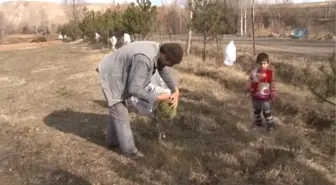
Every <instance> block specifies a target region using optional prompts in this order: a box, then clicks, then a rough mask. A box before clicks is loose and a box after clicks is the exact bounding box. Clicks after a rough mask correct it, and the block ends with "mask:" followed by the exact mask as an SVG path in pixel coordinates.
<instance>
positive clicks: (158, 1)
mask: <svg viewBox="0 0 336 185" xmlns="http://www.w3.org/2000/svg"><path fill="white" fill-rule="evenodd" d="M6 1H17V0H0V3H3V2H6ZM20 1H22V0H20ZM24 1H40V2H55V3H61V2H62V0H24ZM132 1H133V2H135V0H115V2H116V3H122V2H132ZM169 1H172V0H152V3H153V4H155V5H160V4H162V2H169ZM179 1H185V0H179ZM262 1H263V2H265V1H268V0H262ZM270 1H272V2H274V0H270ZM323 1H325V0H294V3H302V2H323ZM85 2H88V3H112V2H113V0H85Z"/></svg>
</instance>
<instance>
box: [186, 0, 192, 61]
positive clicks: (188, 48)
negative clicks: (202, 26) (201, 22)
mask: <svg viewBox="0 0 336 185" xmlns="http://www.w3.org/2000/svg"><path fill="white" fill-rule="evenodd" d="M192 1H193V0H191V3H190V4H191V7H189V28H188V29H189V30H188V43H187V55H189V54H190V47H191V35H192V17H193V12H192V4H193V2H192Z"/></svg>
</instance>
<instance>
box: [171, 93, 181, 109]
mask: <svg viewBox="0 0 336 185" xmlns="http://www.w3.org/2000/svg"><path fill="white" fill-rule="evenodd" d="M179 96H180V92H179V90H178V88H175V92H174V93H173V94H171V95H170V96H169V103H170V104H171V107H172V108H173V109H176V107H177V105H178V102H179Z"/></svg>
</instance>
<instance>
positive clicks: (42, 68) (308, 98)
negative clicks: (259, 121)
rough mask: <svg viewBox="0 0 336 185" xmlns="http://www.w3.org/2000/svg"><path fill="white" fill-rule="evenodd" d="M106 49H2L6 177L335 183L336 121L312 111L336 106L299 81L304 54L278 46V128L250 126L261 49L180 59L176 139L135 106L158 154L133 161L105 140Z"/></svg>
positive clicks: (33, 181) (242, 184)
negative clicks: (101, 78)
mask: <svg viewBox="0 0 336 185" xmlns="http://www.w3.org/2000/svg"><path fill="white" fill-rule="evenodd" d="M197 47H200V46H195V48H196V49H195V51H197ZM211 47H214V46H210V48H211ZM104 53H105V52H104ZM104 53H103V52H102V51H101V50H88V47H87V46H85V45H83V44H78V43H77V44H74V43H68V44H61V45H53V46H48V47H44V48H36V49H31V50H21V51H20V54H18V51H6V52H2V53H1V55H0V65H1V69H0V94H1V96H0V98H1V99H0V100H1V102H2V103H1V105H0V125H1V131H0V176H1V177H2V178H0V184H4V185H5V184H6V185H12V184H13V185H14V184H15V185H16V184H20V185H21V184H29V185H56V184H73V185H90V184H93V185H98V184H100V185H109V184H119V185H126V184H141V185H154V184H164V185H166V184H167V185H168V184H173V185H177V184H178V185H184V184H192V185H206V184H209V185H216V184H218V185H223V184H228V185H247V184H258V185H262V184H264V185H285V184H286V185H288V184H291V185H317V184H321V185H322V184H323V185H328V184H330V185H331V184H334V179H335V175H334V173H335V169H334V164H335V160H334V158H335V133H334V131H335V124H334V123H333V122H331V123H332V124H323V123H322V122H317V123H314V124H310V122H309V121H310V120H307V117H308V116H307V113H310V114H311V113H312V112H313V113H315V114H314V115H315V117H316V116H317V115H319V113H320V112H328V111H330V112H332V111H334V109H333V107H329V106H327V105H323V104H319V103H317V102H316V101H315V99H314V97H313V96H312V95H311V94H310V93H309V92H308V91H306V90H305V88H303V87H300V86H298V85H296V84H295V83H294V82H293V81H291V80H293V78H297V79H300V78H299V76H297V77H293V76H291V77H289V76H287V75H288V74H292V72H291V70H292V69H291V68H295V70H294V71H300V67H303V66H301V65H298V64H296V63H295V64H294V59H290V58H289V59H286V60H284V59H283V58H281V57H280V56H277V55H275V54H274V55H272V57H273V58H274V61H275V66H278V67H277V69H280V71H281V72H280V73H279V74H278V77H279V78H278V79H279V80H278V81H279V82H278V88H279V89H278V92H279V98H278V99H277V102H276V103H275V105H274V109H275V110H274V111H275V116H276V120H277V129H276V131H275V132H274V133H272V134H271V135H268V134H267V133H265V132H263V131H262V130H250V124H251V105H250V101H249V99H248V98H247V97H246V95H245V94H244V93H243V88H244V85H245V82H246V78H247V75H246V71H247V70H249V69H250V68H252V66H251V61H249V60H251V58H249V57H246V56H240V57H239V60H238V61H237V62H238V63H237V65H236V66H234V67H230V68H224V67H218V66H219V65H218V61H216V60H215V59H212V58H211V57H210V58H209V59H208V60H207V62H205V63H204V62H202V61H201V60H200V58H199V57H198V56H197V55H191V56H188V57H186V58H185V60H184V61H183V63H182V64H181V65H180V66H177V67H176V70H177V75H178V77H179V79H180V82H181V83H180V84H181V92H182V93H181V102H180V105H179V109H178V116H177V118H176V120H175V121H174V125H173V126H172V127H171V128H170V129H169V130H167V139H166V141H165V142H164V143H159V142H158V141H157V137H156V130H155V125H154V124H151V123H150V122H149V121H148V120H147V119H145V118H142V117H138V116H135V115H132V117H133V119H134V122H133V123H132V127H133V132H134V134H135V140H136V142H137V146H138V148H139V149H140V150H141V151H143V152H144V153H145V154H146V155H147V156H148V157H147V158H146V159H143V160H139V161H132V160H130V159H126V158H124V157H122V156H120V155H118V153H116V152H114V151H111V150H108V149H106V148H105V147H104V145H103V143H104V132H105V127H106V125H105V123H106V121H107V118H108V117H107V111H106V108H105V103H104V101H103V96H102V93H101V90H100V87H99V85H98V80H97V76H96V73H95V67H96V64H97V63H98V62H99V61H100V60H101V58H102V57H103V56H104ZM243 53H244V52H243V51H242V50H241V48H239V53H238V55H241V54H243ZM209 54H210V53H209ZM210 56H212V55H211V54H210ZM213 56H216V55H215V54H213ZM218 60H219V59H218ZM290 64H291V65H290ZM248 65H249V66H248ZM289 65H290V66H289ZM283 66H287V67H288V68H286V69H288V70H281V69H282V68H283ZM292 75H294V76H295V75H302V74H300V73H297V74H292ZM321 125H324V126H323V127H320V126H321Z"/></svg>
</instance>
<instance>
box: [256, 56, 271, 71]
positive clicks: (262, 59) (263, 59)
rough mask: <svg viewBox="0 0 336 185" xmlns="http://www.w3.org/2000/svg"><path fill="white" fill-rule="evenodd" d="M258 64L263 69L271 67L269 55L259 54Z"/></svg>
mask: <svg viewBox="0 0 336 185" xmlns="http://www.w3.org/2000/svg"><path fill="white" fill-rule="evenodd" d="M257 64H259V65H260V66H261V67H262V68H263V69H268V68H269V57H268V55H267V54H266V53H259V55H258V56H257Z"/></svg>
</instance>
